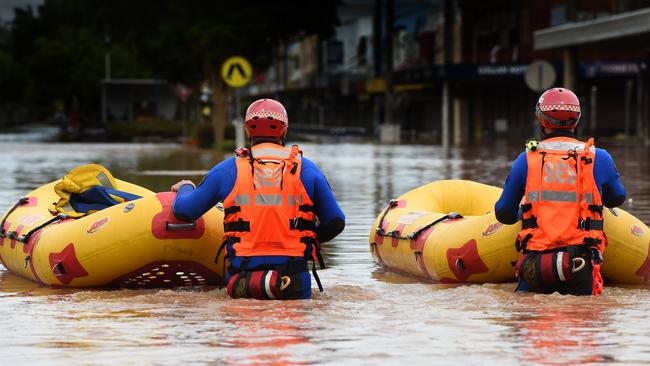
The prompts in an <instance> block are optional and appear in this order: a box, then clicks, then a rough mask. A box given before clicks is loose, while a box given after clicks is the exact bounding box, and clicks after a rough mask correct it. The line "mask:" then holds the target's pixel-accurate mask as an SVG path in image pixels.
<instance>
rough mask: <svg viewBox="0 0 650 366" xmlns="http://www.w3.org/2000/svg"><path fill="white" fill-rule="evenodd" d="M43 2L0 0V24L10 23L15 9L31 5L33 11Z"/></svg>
mask: <svg viewBox="0 0 650 366" xmlns="http://www.w3.org/2000/svg"><path fill="white" fill-rule="evenodd" d="M44 1H45V0H0V23H6V22H10V21H12V20H13V18H14V8H15V7H21V8H22V7H26V6H27V5H31V6H32V7H33V8H34V10H36V7H37V6H38V5H40V4H42V3H43V2H44Z"/></svg>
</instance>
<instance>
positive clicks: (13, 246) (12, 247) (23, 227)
mask: <svg viewBox="0 0 650 366" xmlns="http://www.w3.org/2000/svg"><path fill="white" fill-rule="evenodd" d="M23 229H25V225H18V226H17V227H16V230H15V231H16V236H20V232H21V231H23ZM10 243H11V249H14V248H15V247H16V243H17V242H16V240H15V239H11V242H10Z"/></svg>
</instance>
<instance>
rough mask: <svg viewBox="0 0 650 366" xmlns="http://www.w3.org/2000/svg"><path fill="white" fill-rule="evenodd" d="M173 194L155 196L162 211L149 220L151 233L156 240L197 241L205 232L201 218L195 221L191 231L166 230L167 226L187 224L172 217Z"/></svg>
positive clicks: (163, 193)
mask: <svg viewBox="0 0 650 366" xmlns="http://www.w3.org/2000/svg"><path fill="white" fill-rule="evenodd" d="M174 197H176V194H175V193H172V192H162V193H158V194H156V198H158V201H160V203H161V204H162V211H161V212H160V213H158V214H156V215H155V216H154V217H153V218H152V220H151V233H152V234H153V236H154V237H155V238H156V239H161V240H164V239H199V238H201V237H202V236H203V233H204V231H205V222H204V220H203V217H200V218H199V219H198V220H196V225H195V227H194V229H193V230H178V231H171V230H168V229H167V224H168V223H169V224H187V222H185V221H180V220H178V219H176V217H174V214H173V213H172V204H173V203H174Z"/></svg>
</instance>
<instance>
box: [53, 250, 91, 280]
mask: <svg viewBox="0 0 650 366" xmlns="http://www.w3.org/2000/svg"><path fill="white" fill-rule="evenodd" d="M49 259H50V268H52V273H53V274H54V275H55V276H56V278H57V279H58V280H59V281H61V283H62V284H64V285H66V286H67V285H68V284H70V282H72V280H74V279H75V278H78V277H85V276H88V272H86V270H85V269H84V268H83V267H82V266H81V263H79V260H78V259H77V254H76V253H75V251H74V244H73V243H70V244H68V245H67V246H66V247H65V248H63V250H62V251H61V252H59V253H50V257H49Z"/></svg>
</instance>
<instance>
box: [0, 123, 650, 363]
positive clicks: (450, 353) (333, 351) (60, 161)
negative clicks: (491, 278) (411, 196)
mask: <svg viewBox="0 0 650 366" xmlns="http://www.w3.org/2000/svg"><path fill="white" fill-rule="evenodd" d="M2 136H3V135H0V143H1V144H2V149H1V150H0V163H1V164H0V166H2V172H1V173H0V185H1V186H2V190H0V210H1V211H2V212H4V211H5V210H6V209H7V208H9V206H10V205H11V204H12V203H13V202H14V201H15V200H16V199H17V198H18V197H20V196H21V195H23V194H25V193H27V192H29V191H30V190H32V189H34V188H35V187H37V186H39V185H41V184H43V183H45V182H49V181H52V180H54V179H58V178H60V177H61V176H63V175H64V174H65V173H66V172H67V171H68V170H69V169H71V168H73V167H75V166H77V165H81V164H87V163H100V164H103V165H104V166H106V167H107V168H109V170H111V172H113V174H114V175H115V176H116V177H118V178H121V179H124V180H127V181H131V182H134V183H138V184H141V185H143V186H146V187H147V188H150V189H152V190H167V189H168V187H169V186H170V185H171V184H172V183H174V182H175V181H177V180H178V179H179V178H181V177H180V176H177V174H178V175H182V174H200V173H202V172H204V171H205V170H207V169H209V168H210V167H211V166H212V165H213V164H215V163H217V162H219V161H220V160H221V159H222V157H221V156H219V155H218V154H214V153H210V152H205V151H198V150H187V149H184V148H181V147H179V146H177V145H160V144H55V143H41V142H33V141H32V142H30V141H18V140H16V139H14V138H11V139H9V138H5V140H3V137H2ZM301 147H302V149H303V150H304V152H305V155H306V156H308V157H309V158H311V159H312V160H313V161H314V162H315V163H316V164H318V165H319V166H320V167H321V169H322V170H323V172H324V173H325V175H326V176H327V177H328V180H329V183H330V185H331V186H332V189H333V191H334V193H335V195H336V197H337V199H338V200H339V202H340V204H341V207H342V208H343V210H344V212H345V213H346V215H347V219H348V222H347V227H346V229H345V231H344V232H343V234H341V235H340V236H339V237H338V238H336V239H335V240H334V241H333V242H331V243H328V244H327V245H326V246H325V247H326V256H327V259H328V262H329V264H330V268H329V269H327V270H324V271H321V272H320V273H321V279H322V280H323V283H324V286H325V288H326V290H325V292H324V293H315V296H314V299H312V300H309V301H287V302H260V301H256V300H239V301H232V300H229V299H228V298H227V295H226V293H225V290H219V289H209V290H199V289H193V290H190V289H177V290H112V291H104V290H71V289H52V288H46V287H39V286H37V285H36V284H34V283H32V282H29V281H25V280H23V279H21V278H18V277H16V276H14V275H12V274H10V273H8V272H7V271H6V270H4V268H2V267H1V266H0V313H1V314H3V315H2V317H0V330H2V334H3V335H4V339H3V341H2V342H1V343H0V365H2V364H5V363H6V364H16V363H20V364H27V363H29V364H49V363H57V364H64V363H65V364H100V365H101V364H106V365H109V364H110V365H113V364H169V365H173V364H180V363H184V364H185V363H195V364H203V363H218V364H251V365H253V364H254V365H279V364H283V365H284V364H289V365H290V364H313V363H319V364H320V363H323V364H346V365H370V364H378V363H385V364H398V363H399V364H412V363H417V364H445V365H476V364H493V365H520V364H524V365H565V364H599V363H603V364H608V365H611V364H625V365H630V364H636V365H642V364H648V363H650V341H649V340H650V328H648V326H647V324H648V318H650V291H649V289H646V288H619V287H616V288H615V287H607V288H606V290H605V293H604V295H603V296H601V297H599V298H590V297H573V296H559V295H531V294H518V293H517V294H516V293H513V289H514V284H500V285H493V284H488V285H471V286H468V285H460V286H454V285H441V284H426V283H418V282H416V281H414V280H413V279H410V278H406V277H402V276H400V275H396V274H392V273H386V272H383V271H381V270H379V269H378V268H377V267H376V265H375V264H374V263H373V261H372V259H371V256H370V254H369V251H368V245H367V242H368V240H367V239H368V234H369V230H370V227H371V224H372V222H373V220H374V219H375V217H376V215H377V213H378V212H379V211H380V210H381V209H382V208H383V207H384V206H385V205H386V203H387V202H388V200H389V199H391V198H394V197H397V196H399V195H400V194H402V193H404V192H406V191H408V190H410V189H412V188H415V187H417V186H420V185H422V184H425V183H428V182H431V181H434V180H438V179H449V178H460V179H471V180H476V181H479V182H482V183H487V184H492V185H501V184H502V182H503V180H504V179H505V175H506V174H507V172H508V170H509V167H510V164H511V161H512V160H513V159H514V158H515V157H516V154H517V153H518V152H519V151H521V148H520V147H507V146H503V145H500V144H496V143H494V144H490V145H485V146H471V147H465V148H458V149H451V150H449V151H444V150H442V149H441V148H440V147H432V146H378V145H371V144H339V145H316V144H303V145H301ZM604 147H605V148H608V149H609V151H610V152H611V154H612V156H613V157H614V159H615V160H616V162H617V164H618V168H619V170H620V171H621V173H622V175H623V182H624V183H625V185H626V187H627V189H628V193H629V197H630V200H628V202H626V204H625V205H624V206H623V208H624V209H626V210H628V211H630V212H631V213H633V214H635V215H636V216H637V217H639V218H641V219H642V220H643V221H644V222H646V223H650V185H648V183H647V182H648V181H649V180H650V162H649V161H648V160H649V159H648V156H650V155H649V150H648V148H644V147H637V146H624V147H609V146H604ZM191 178H193V179H195V180H198V179H200V176H191ZM313 287H315V283H313Z"/></svg>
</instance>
